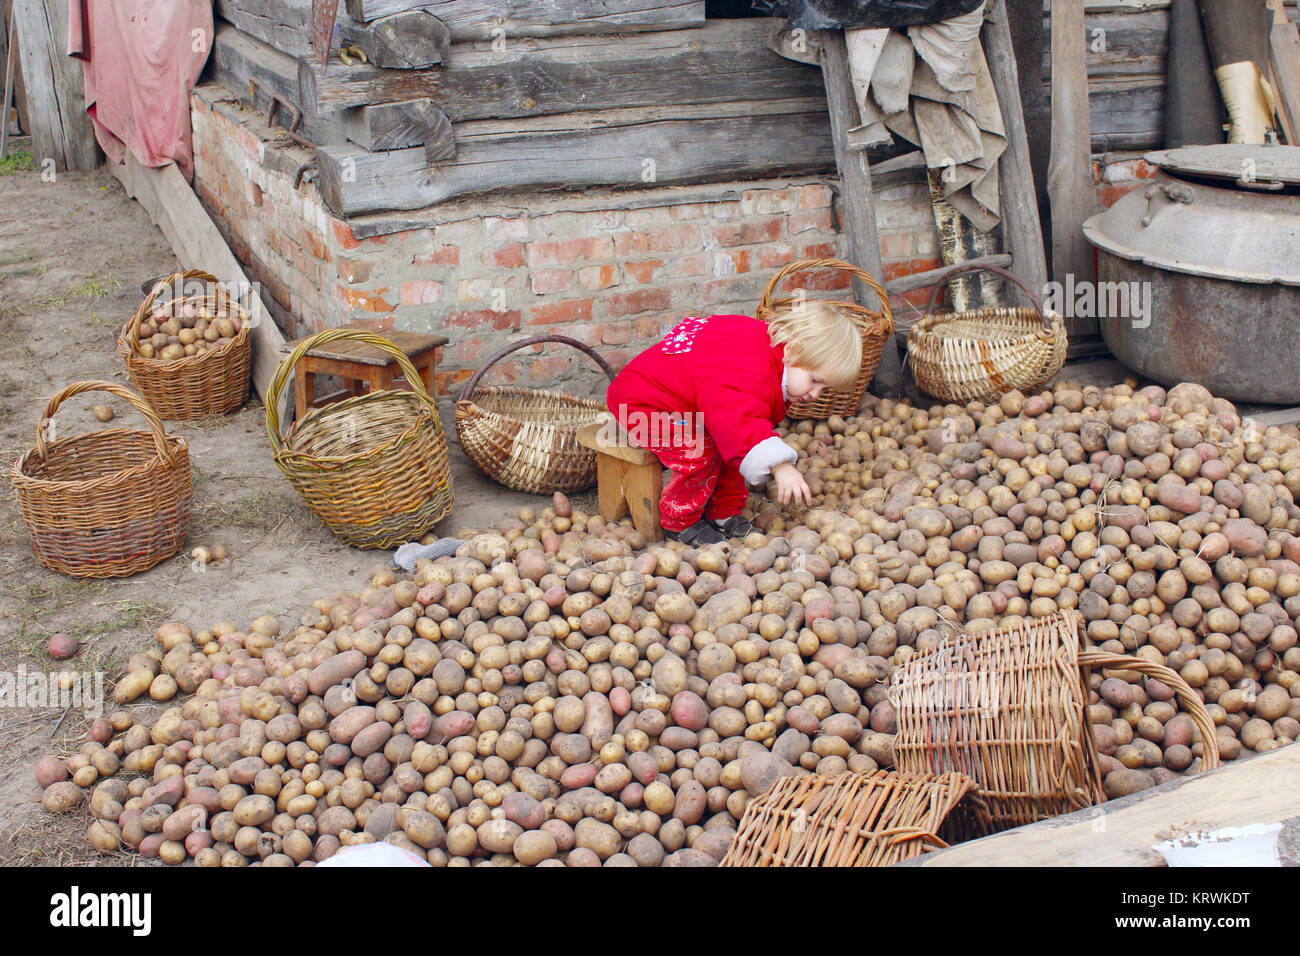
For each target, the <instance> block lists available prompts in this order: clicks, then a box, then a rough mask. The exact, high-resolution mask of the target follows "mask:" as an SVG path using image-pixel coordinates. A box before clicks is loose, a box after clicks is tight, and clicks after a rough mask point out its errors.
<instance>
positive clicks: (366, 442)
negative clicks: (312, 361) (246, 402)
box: [266, 329, 453, 548]
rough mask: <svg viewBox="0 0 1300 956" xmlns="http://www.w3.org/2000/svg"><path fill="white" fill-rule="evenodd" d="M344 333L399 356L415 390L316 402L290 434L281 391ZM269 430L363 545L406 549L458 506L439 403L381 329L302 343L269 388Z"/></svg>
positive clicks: (332, 518) (311, 490) (297, 474)
mask: <svg viewBox="0 0 1300 956" xmlns="http://www.w3.org/2000/svg"><path fill="white" fill-rule="evenodd" d="M339 339H356V340H358V341H361V342H365V343H366V344H367V345H370V346H373V347H374V348H377V349H380V350H381V351H384V352H387V353H389V354H390V355H392V356H393V358H394V359H396V360H397V364H398V367H400V368H401V370H402V374H403V375H405V376H406V380H407V381H408V382H409V383H410V384H411V388H412V389H413V391H410V392H407V391H399V390H396V389H394V390H392V391H383V392H371V393H369V394H367V395H359V396H356V397H354V398H348V399H344V400H343V401H341V402H335V403H334V404H331V405H326V406H324V407H323V408H315V409H312V410H311V411H310V412H308V413H307V415H306V416H305V417H304V418H303V420H302V421H300V422H298V423H296V424H295V425H294V426H293V428H292V430H291V431H290V432H289V438H288V441H287V442H286V441H285V439H284V438H282V437H281V435H280V413H279V408H280V393H281V392H282V391H283V390H284V387H285V384H286V383H287V382H288V380H289V379H290V377H291V376H292V374H293V369H294V366H295V365H297V363H298V361H299V360H300V359H301V358H302V357H303V356H304V355H306V354H307V353H308V352H309V351H311V350H312V349H313V348H317V347H319V346H322V345H326V344H328V343H330V342H334V341H338V340H339ZM266 432H267V435H269V436H270V439H271V449H272V451H273V452H274V453H275V463H276V465H277V466H278V467H279V469H280V471H281V472H283V473H284V476H285V477H286V478H288V479H289V482H290V484H292V485H293V486H294V488H296V489H298V493H299V494H300V495H302V497H303V500H304V501H306V503H307V506H308V507H309V508H311V510H312V511H314V512H315V513H316V514H317V515H318V516H319V517H320V518H321V520H322V521H324V522H325V524H326V525H328V526H329V529H330V530H331V531H332V532H334V534H335V535H337V536H338V537H339V538H340V539H342V540H343V541H345V542H347V543H348V544H350V545H352V546H353V547H356V548H392V547H396V546H397V545H399V544H404V543H405V542H407V541H410V540H412V539H413V538H418V537H420V536H421V535H422V534H424V533H425V532H426V531H428V530H429V529H430V528H432V527H433V526H434V525H435V524H437V523H438V522H439V521H441V520H442V519H443V518H445V517H446V516H447V515H448V514H450V513H451V509H452V504H453V496H452V487H451V465H450V462H449V460H448V456H447V438H446V435H445V434H444V433H443V430H442V420H441V419H440V418H439V417H438V408H437V406H436V405H435V404H434V401H433V399H432V398H430V397H429V393H428V392H426V391H425V389H424V382H423V381H422V380H421V379H420V373H419V372H417V371H416V370H415V366H414V365H412V364H411V360H410V359H408V358H407V357H406V353H405V352H403V351H402V350H401V349H399V348H398V347H397V346H395V345H393V344H392V343H391V342H389V341H388V340H387V339H385V338H383V337H381V336H379V335H376V334H375V333H373V332H367V331H364V330H362V329H329V330H328V331H325V332H321V333H320V334H318V335H313V336H311V337H310V338H307V339H304V340H303V341H302V342H300V343H298V346H297V347H296V348H295V349H294V350H293V352H291V353H290V354H289V356H288V357H287V358H286V359H285V360H284V361H283V362H281V363H280V367H279V368H277V369H276V370H275V378H274V379H273V380H272V381H271V387H270V389H269V390H268V391H267V395H266Z"/></svg>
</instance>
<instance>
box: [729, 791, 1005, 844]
mask: <svg viewBox="0 0 1300 956" xmlns="http://www.w3.org/2000/svg"><path fill="white" fill-rule="evenodd" d="M988 832H989V816H988V811H987V809H986V808H985V806H984V801H983V800H982V799H981V797H980V796H979V794H978V788H977V787H976V785H975V781H973V780H971V779H970V778H969V777H965V776H963V775H962V774H959V773H951V772H950V773H944V774H939V775H937V776H936V775H932V774H908V773H890V772H888V771H885V770H876V771H873V772H871V773H841V774H836V775H835V776H833V777H828V776H823V775H821V774H807V775H804V776H797V777H796V776H791V777H782V778H781V779H779V780H777V781H776V783H774V784H772V786H771V787H770V788H769V789H768V790H767V791H766V792H765V793H763V794H760V795H759V796H758V797H755V798H754V799H753V800H751V801H750V802H749V804H748V805H747V806H746V807H745V814H744V816H743V817H741V820H740V827H739V828H738V830H737V831H736V836H735V837H734V838H733V839H732V841H731V848H730V849H729V850H728V851H727V855H726V856H725V857H723V859H722V865H723V866H890V865H891V864H894V863H899V862H901V861H903V860H907V859H911V858H912V857H916V856H920V855H921V854H923V853H927V852H929V851H931V850H937V849H943V848H944V847H946V846H948V845H949V844H951V843H956V842H960V841H962V840H970V839H974V838H975V837H978V836H984V835H985V834H986V833H988Z"/></svg>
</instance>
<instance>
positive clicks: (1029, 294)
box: [925, 262, 1052, 332]
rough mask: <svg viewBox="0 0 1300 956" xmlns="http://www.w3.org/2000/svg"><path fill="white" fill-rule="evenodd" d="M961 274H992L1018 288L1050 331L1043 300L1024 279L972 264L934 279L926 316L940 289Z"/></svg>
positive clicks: (1002, 269) (941, 274) (998, 268)
mask: <svg viewBox="0 0 1300 956" xmlns="http://www.w3.org/2000/svg"><path fill="white" fill-rule="evenodd" d="M963 272H993V273H996V274H997V275H1000V276H1002V278H1004V279H1006V280H1008V281H1009V282H1011V283H1013V284H1015V285H1017V286H1019V287H1020V291H1021V292H1023V293H1024V294H1025V297H1026V298H1028V299H1029V301H1030V303H1032V304H1033V306H1034V311H1035V312H1037V313H1038V321H1040V322H1042V323H1043V330H1044V331H1046V332H1050V331H1052V320H1051V319H1049V318H1048V317H1047V311H1046V310H1045V309H1044V308H1043V300H1042V299H1041V298H1040V297H1039V296H1038V293H1036V292H1035V291H1034V290H1033V289H1031V288H1029V286H1028V285H1027V284H1026V283H1025V280H1024V279H1022V278H1020V276H1018V275H1016V274H1015V273H1014V272H1012V271H1010V270H1009V269H1004V268H1002V267H1001V266H990V265H979V264H977V263H973V262H962V263H959V264H957V265H955V266H953V267H952V268H951V269H945V270H944V271H943V272H941V273H940V274H939V275H938V276H936V277H935V280H934V291H933V292H931V293H930V304H929V305H927V306H926V307H925V314H926V315H929V314H930V313H932V312H933V311H934V303H935V300H936V299H938V298H939V289H940V287H941V286H942V285H943V284H944V283H945V282H947V281H948V280H949V279H951V278H952V277H953V276H956V275H961V274H962V273H963Z"/></svg>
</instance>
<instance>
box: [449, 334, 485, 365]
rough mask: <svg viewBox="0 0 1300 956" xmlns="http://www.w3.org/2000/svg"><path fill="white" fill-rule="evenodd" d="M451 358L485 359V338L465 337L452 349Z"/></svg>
mask: <svg viewBox="0 0 1300 956" xmlns="http://www.w3.org/2000/svg"><path fill="white" fill-rule="evenodd" d="M451 358H452V359H454V360H455V361H457V362H478V361H481V360H482V359H483V340H482V339H478V338H474V339H465V340H464V341H463V342H457V343H456V344H455V345H454V346H452V349H451Z"/></svg>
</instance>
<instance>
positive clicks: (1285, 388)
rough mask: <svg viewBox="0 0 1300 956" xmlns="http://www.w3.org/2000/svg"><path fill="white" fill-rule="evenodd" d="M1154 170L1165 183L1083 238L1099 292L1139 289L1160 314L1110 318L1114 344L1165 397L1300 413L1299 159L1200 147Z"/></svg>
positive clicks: (1272, 151) (1090, 227) (1281, 150)
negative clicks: (1189, 394) (1199, 392)
mask: <svg viewBox="0 0 1300 956" xmlns="http://www.w3.org/2000/svg"><path fill="white" fill-rule="evenodd" d="M1146 160H1147V162H1149V163H1152V164H1154V165H1156V166H1159V167H1160V172H1159V173H1158V175H1157V177H1156V180H1155V182H1154V183H1153V184H1152V185H1151V186H1149V187H1147V188H1146V189H1135V190H1134V191H1132V192H1131V193H1129V194H1128V195H1126V196H1124V197H1123V198H1122V199H1120V200H1119V201H1118V202H1116V203H1115V205H1114V206H1112V207H1111V208H1110V209H1108V210H1106V211H1105V212H1101V213H1098V214H1097V215H1095V216H1093V217H1092V218H1090V219H1089V220H1088V221H1087V222H1086V223H1084V226H1083V231H1084V235H1086V236H1087V238H1088V241H1089V242H1091V243H1092V244H1093V245H1094V246H1096V247H1097V250H1098V276H1097V278H1098V281H1099V283H1101V284H1102V285H1101V286H1100V287H1099V288H1100V289H1101V290H1106V289H1109V290H1112V291H1113V290H1115V289H1117V288H1118V287H1117V286H1113V285H1111V286H1107V285H1105V284H1106V283H1138V285H1130V286H1129V289H1132V290H1139V294H1140V295H1142V296H1143V299H1142V301H1143V302H1146V303H1150V306H1151V308H1150V312H1149V314H1143V315H1139V316H1138V317H1134V315H1133V314H1132V310H1130V312H1129V313H1128V314H1122V315H1116V314H1110V315H1102V316H1100V324H1101V333H1102V336H1103V337H1104V338H1105V340H1106V344H1107V345H1108V346H1110V350H1111V351H1112V352H1114V353H1115V355H1116V356H1117V357H1118V358H1119V359H1121V360H1122V361H1123V362H1124V363H1125V364H1126V365H1129V366H1130V367H1132V368H1133V369H1135V370H1136V371H1138V372H1141V373H1142V374H1143V375H1146V376H1148V377H1149V378H1152V379H1154V380H1156V381H1157V382H1161V383H1163V384H1166V385H1173V384H1177V383H1178V382H1185V381H1190V382H1199V383H1200V384H1202V385H1204V386H1205V387H1206V388H1208V389H1209V390H1210V391H1211V392H1213V393H1214V394H1215V395H1220V396H1223V397H1225V398H1230V399H1234V400H1237V401H1250V402H1266V403H1277V404H1300V330H1298V329H1297V327H1296V320H1297V318H1298V317H1300V147H1295V146H1247V145H1218V146H1189V147H1183V148H1180V149H1174V150H1161V151H1159V152H1155V153H1149V154H1148V155H1147V156H1146ZM1097 298H1098V300H1101V299H1102V298H1103V292H1101V291H1099V292H1098V296H1097ZM1112 301H1113V297H1112ZM1137 311H1139V312H1141V311H1142V310H1137Z"/></svg>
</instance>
